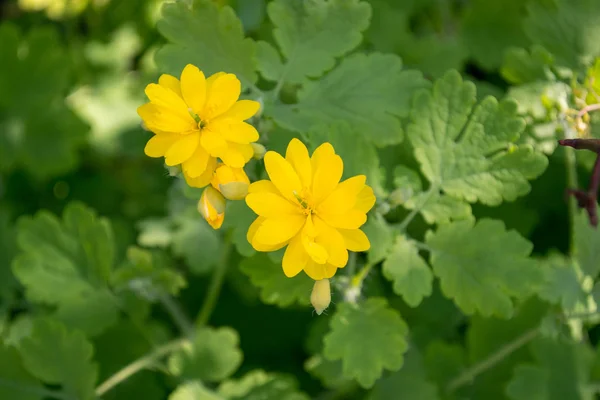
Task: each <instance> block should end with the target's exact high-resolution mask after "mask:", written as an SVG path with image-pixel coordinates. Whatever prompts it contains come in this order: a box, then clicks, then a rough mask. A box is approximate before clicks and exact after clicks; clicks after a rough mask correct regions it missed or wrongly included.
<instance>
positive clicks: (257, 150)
mask: <svg viewBox="0 0 600 400" xmlns="http://www.w3.org/2000/svg"><path fill="white" fill-rule="evenodd" d="M250 146H252V150H253V151H254V156H253V157H254V158H255V159H257V160H262V159H263V157H264V156H265V153H266V152H267V149H266V148H265V146H263V145H262V144H260V143H250Z"/></svg>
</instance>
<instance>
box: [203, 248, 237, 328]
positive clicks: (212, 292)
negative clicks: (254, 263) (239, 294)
mask: <svg viewBox="0 0 600 400" xmlns="http://www.w3.org/2000/svg"><path fill="white" fill-rule="evenodd" d="M231 249H232V244H231V241H230V240H228V238H226V239H225V247H224V248H223V254H222V256H221V260H219V264H218V265H217V267H216V269H215V271H214V272H213V275H212V279H211V281H210V286H209V288H208V292H207V293H206V297H205V298H204V303H202V309H201V310H200V312H199V313H198V317H197V318H196V326H197V327H198V328H199V327H201V326H204V325H206V323H207V322H208V320H209V318H210V316H211V314H212V312H213V310H214V309H215V306H216V305H217V300H218V299H219V294H220V293H221V287H222V286H223V280H224V278H225V273H226V272H227V266H228V264H229V256H230V255H231Z"/></svg>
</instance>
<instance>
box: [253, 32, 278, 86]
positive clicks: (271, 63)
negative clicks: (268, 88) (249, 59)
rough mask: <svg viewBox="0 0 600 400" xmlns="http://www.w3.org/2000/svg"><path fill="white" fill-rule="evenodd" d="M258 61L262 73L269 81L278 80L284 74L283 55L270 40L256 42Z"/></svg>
mask: <svg viewBox="0 0 600 400" xmlns="http://www.w3.org/2000/svg"><path fill="white" fill-rule="evenodd" d="M256 62H257V64H258V65H257V67H258V71H259V72H260V74H261V75H262V76H263V77H264V78H265V79H267V80H269V81H276V80H278V79H279V78H280V77H281V76H282V75H283V69H284V66H283V62H282V61H281V56H280V55H279V53H278V52H277V49H276V48H275V47H273V45H271V43H269V42H265V41H262V40H260V41H258V42H256Z"/></svg>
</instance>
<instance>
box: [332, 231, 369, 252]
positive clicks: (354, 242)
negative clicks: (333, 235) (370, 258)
mask: <svg viewBox="0 0 600 400" xmlns="http://www.w3.org/2000/svg"><path fill="white" fill-rule="evenodd" d="M338 231H339V232H340V234H341V235H342V237H343V238H344V243H346V248H347V249H348V250H350V251H367V250H369V249H370V248H371V242H369V238H368V237H367V235H365V233H364V232H363V231H361V230H360V229H338Z"/></svg>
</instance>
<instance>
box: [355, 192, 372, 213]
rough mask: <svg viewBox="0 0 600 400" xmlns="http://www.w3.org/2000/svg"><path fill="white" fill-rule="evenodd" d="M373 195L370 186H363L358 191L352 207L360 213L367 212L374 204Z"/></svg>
mask: <svg viewBox="0 0 600 400" xmlns="http://www.w3.org/2000/svg"><path fill="white" fill-rule="evenodd" d="M375 200H376V199H375V195H374V194H373V189H371V187H370V186H365V187H363V188H362V189H361V191H360V192H359V193H358V196H357V198H356V204H355V205H354V208H355V209H356V210H358V211H360V212H362V213H365V214H366V213H368V212H369V210H371V208H373V206H374V205H375Z"/></svg>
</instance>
